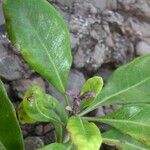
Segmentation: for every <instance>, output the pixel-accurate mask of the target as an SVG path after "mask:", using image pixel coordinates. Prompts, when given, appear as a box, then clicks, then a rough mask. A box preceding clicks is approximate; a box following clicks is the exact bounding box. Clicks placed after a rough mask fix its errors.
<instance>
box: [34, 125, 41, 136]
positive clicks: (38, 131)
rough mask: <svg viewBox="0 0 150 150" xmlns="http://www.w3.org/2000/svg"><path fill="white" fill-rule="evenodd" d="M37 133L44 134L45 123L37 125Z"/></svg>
mask: <svg viewBox="0 0 150 150" xmlns="http://www.w3.org/2000/svg"><path fill="white" fill-rule="evenodd" d="M35 134H36V135H42V134H43V125H37V126H36V127H35Z"/></svg>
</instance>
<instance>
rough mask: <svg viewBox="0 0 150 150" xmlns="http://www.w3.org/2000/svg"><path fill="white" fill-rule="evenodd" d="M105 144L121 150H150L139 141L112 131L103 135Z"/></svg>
mask: <svg viewBox="0 0 150 150" xmlns="http://www.w3.org/2000/svg"><path fill="white" fill-rule="evenodd" d="M102 137H103V143H105V144H108V145H111V146H116V147H117V148H118V149H119V150H149V149H150V148H148V147H146V146H144V145H143V144H141V143H139V142H138V141H136V140H134V139H132V138H131V137H130V136H127V135H124V134H122V133H121V132H119V131H117V130H115V129H112V130H110V131H107V132H105V133H103V134H102Z"/></svg>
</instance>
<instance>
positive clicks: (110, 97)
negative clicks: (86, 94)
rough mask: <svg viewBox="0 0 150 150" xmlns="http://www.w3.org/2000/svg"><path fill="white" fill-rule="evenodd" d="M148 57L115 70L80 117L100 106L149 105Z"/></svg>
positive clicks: (142, 57) (149, 73) (149, 74)
mask: <svg viewBox="0 0 150 150" xmlns="http://www.w3.org/2000/svg"><path fill="white" fill-rule="evenodd" d="M149 66H150V55H144V56H141V57H139V58H136V59H135V60H134V61H132V62H131V63H129V64H126V65H124V66H122V67H120V68H119V69H117V70H116V71H115V72H114V73H113V75H112V76H111V78H110V79H109V81H108V84H107V85H106V86H105V87H104V89H103V90H102V91H101V93H100V94H99V95H98V96H97V98H96V99H95V101H94V102H93V103H92V104H91V105H90V107H88V108H87V109H86V110H84V112H82V113H81V115H84V114H86V113H87V112H90V111H92V110H94V109H96V108H98V107H99V106H100V105H110V104H114V103H120V104H127V103H145V102H148V103H150V92H149V89H150V69H149Z"/></svg>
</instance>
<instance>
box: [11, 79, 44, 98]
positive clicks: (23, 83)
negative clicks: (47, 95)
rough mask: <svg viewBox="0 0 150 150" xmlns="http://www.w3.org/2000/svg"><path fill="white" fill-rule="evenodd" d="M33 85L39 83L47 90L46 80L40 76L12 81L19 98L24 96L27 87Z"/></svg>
mask: <svg viewBox="0 0 150 150" xmlns="http://www.w3.org/2000/svg"><path fill="white" fill-rule="evenodd" d="M32 85H38V86H40V87H41V88H42V89H43V91H45V82H44V81H43V79H42V78H40V77H34V78H31V79H21V80H16V81H12V88H13V90H14V91H15V92H16V93H17V95H18V97H19V98H23V96H24V94H25V92H26V91H27V89H28V88H29V87H31V86H32Z"/></svg>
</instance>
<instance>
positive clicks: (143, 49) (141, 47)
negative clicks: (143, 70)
mask: <svg viewBox="0 0 150 150" xmlns="http://www.w3.org/2000/svg"><path fill="white" fill-rule="evenodd" d="M136 54H137V55H144V54H150V45H149V44H147V43H146V42H144V41H141V42H139V43H138V44H137V45H136Z"/></svg>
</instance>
